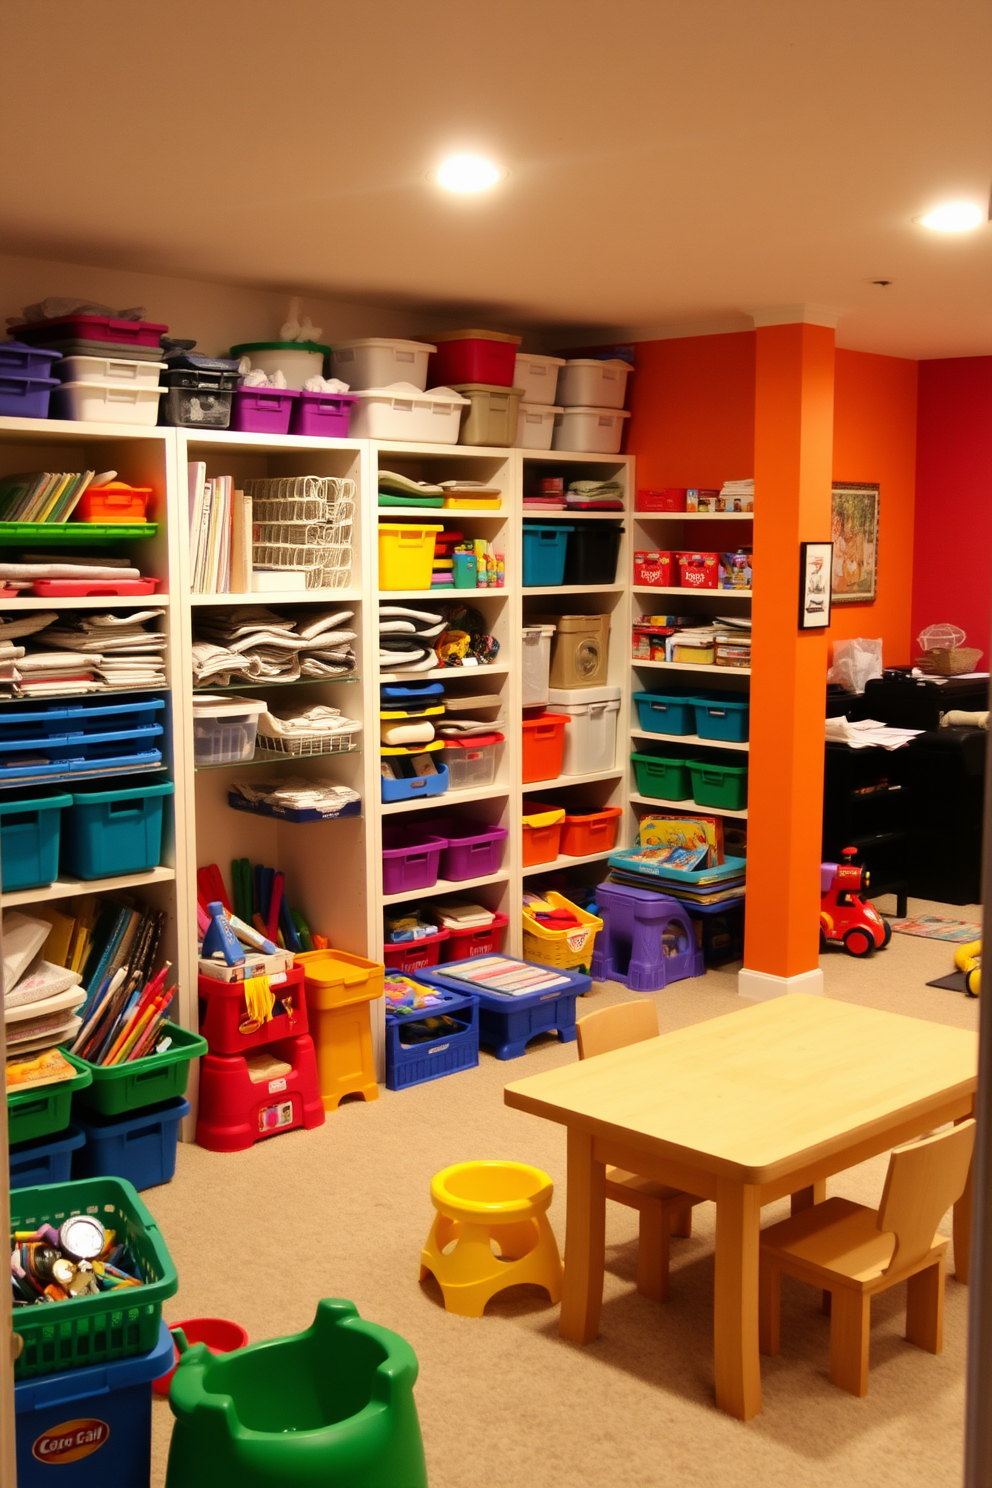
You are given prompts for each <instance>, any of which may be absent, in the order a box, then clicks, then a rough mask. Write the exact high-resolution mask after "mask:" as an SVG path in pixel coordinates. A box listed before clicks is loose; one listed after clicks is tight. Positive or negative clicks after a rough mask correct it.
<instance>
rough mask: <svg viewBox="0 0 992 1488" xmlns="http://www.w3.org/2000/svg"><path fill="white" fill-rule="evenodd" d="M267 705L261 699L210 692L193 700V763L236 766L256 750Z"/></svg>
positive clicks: (249, 757) (248, 758)
mask: <svg viewBox="0 0 992 1488" xmlns="http://www.w3.org/2000/svg"><path fill="white" fill-rule="evenodd" d="M266 711H267V705H266V704H265V703H262V702H259V701H258V699H257V698H247V697H219V696H216V695H213V694H210V693H208V694H207V695H206V696H204V697H196V698H194V699H193V763H194V765H195V766H197V767H200V766H202V765H234V764H237V763H238V762H239V761H240V760H250V759H251V757H252V755H253V754H254V753H255V735H256V734H257V732H258V719H259V715H260V714H262V713H265V712H266Z"/></svg>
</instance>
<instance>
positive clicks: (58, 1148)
mask: <svg viewBox="0 0 992 1488" xmlns="http://www.w3.org/2000/svg"><path fill="white" fill-rule="evenodd" d="M85 1141H86V1133H85V1132H84V1131H82V1130H81V1129H80V1128H79V1127H78V1126H70V1127H69V1128H68V1129H67V1130H66V1131H64V1132H60V1133H59V1135H58V1136H55V1137H42V1138H41V1140H40V1141H37V1142H15V1143H14V1145H13V1146H12V1147H11V1149H10V1186H11V1188H33V1187H34V1186H35V1184H37V1183H68V1182H69V1179H70V1177H71V1175H72V1154H73V1153H74V1152H77V1151H78V1150H79V1148H80V1147H82V1145H83V1143H84V1142H85Z"/></svg>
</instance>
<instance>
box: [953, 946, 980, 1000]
mask: <svg viewBox="0 0 992 1488" xmlns="http://www.w3.org/2000/svg"><path fill="white" fill-rule="evenodd" d="M981 960H982V942H981V941H980V940H969V941H968V944H967V945H963V946H958V948H957V950H956V951H955V952H954V965H955V966H956V967H957V969H958V971H963V972H964V989H965V991H966V992H967V993H968V994H969V996H971V997H977V996H978V992H979V987H980V984H981V980H982V971H981Z"/></svg>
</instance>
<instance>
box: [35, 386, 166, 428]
mask: <svg viewBox="0 0 992 1488" xmlns="http://www.w3.org/2000/svg"><path fill="white" fill-rule="evenodd" d="M164 395H165V388H163V387H141V386H138V385H137V384H135V385H132V386H127V385H124V384H118V383H111V382H62V383H59V385H58V386H57V387H55V388H53V389H52V401H51V412H52V416H53V417H54V418H64V419H78V420H80V421H81V422H84V423H94V424H138V425H141V426H142V427H151V426H152V425H154V424H155V423H157V422H158V405H159V399H160V398H162V397H164Z"/></svg>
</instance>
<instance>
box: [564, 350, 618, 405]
mask: <svg viewBox="0 0 992 1488" xmlns="http://www.w3.org/2000/svg"><path fill="white" fill-rule="evenodd" d="M633 370H634V369H633V367H632V366H631V365H630V363H629V362H621V361H620V360H619V358H617V359H615V360H613V361H609V362H601V361H598V360H597V359H596V358H595V357H577V358H576V359H575V360H574V361H571V362H566V363H565V365H564V367H562V369H561V371H560V372H559V373H558V399H557V401H558V402H559V403H561V404H563V405H564V407H565V408H622V407H623V400H624V396H625V394H626V392H627V378H628V377H629V376H630V374H631V372H633Z"/></svg>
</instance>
